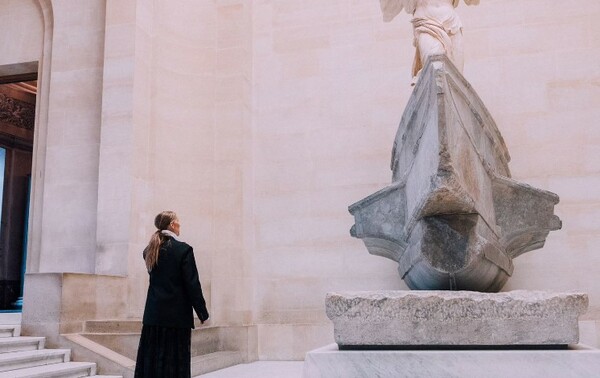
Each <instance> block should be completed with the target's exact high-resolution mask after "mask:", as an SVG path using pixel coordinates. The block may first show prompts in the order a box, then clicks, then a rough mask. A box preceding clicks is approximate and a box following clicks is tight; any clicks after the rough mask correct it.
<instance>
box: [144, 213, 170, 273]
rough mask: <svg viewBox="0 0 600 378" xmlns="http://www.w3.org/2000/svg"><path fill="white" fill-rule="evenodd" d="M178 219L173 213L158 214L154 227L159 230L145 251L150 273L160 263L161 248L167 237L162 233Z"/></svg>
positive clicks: (153, 235)
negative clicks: (159, 253)
mask: <svg viewBox="0 0 600 378" xmlns="http://www.w3.org/2000/svg"><path fill="white" fill-rule="evenodd" d="M175 219H177V214H175V213H174V212H173V211H163V212H162V213H160V214H158V215H157V216H156V218H154V225H155V226H156V228H157V230H156V232H154V234H152V237H151V238H150V243H148V246H147V247H146V249H145V251H144V259H145V260H146V268H147V269H148V272H149V271H151V270H152V268H154V267H155V266H156V263H157V262H158V252H159V251H160V246H161V244H162V243H163V241H165V239H166V237H165V236H164V235H163V234H162V232H161V231H163V230H166V229H167V228H169V225H170V224H171V222H173V221H174V220H175Z"/></svg>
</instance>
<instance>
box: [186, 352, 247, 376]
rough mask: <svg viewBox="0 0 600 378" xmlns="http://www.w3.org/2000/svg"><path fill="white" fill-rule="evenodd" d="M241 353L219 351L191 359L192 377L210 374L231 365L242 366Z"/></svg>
mask: <svg viewBox="0 0 600 378" xmlns="http://www.w3.org/2000/svg"><path fill="white" fill-rule="evenodd" d="M243 363H244V357H243V355H242V353H241V352H230V351H221V352H214V353H209V354H204V355H201V356H196V357H193V358H192V376H193V377H195V376H197V375H201V374H206V373H210V372H211V371H215V370H220V369H224V368H226V367H230V366H233V365H238V364H243Z"/></svg>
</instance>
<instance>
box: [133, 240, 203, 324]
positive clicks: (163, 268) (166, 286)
mask: <svg viewBox="0 0 600 378" xmlns="http://www.w3.org/2000/svg"><path fill="white" fill-rule="evenodd" d="M144 255H145V253H144ZM149 274H150V287H148V296H147V297H146V307H145V309H144V320H143V323H144V325H154V326H161V327H171V328H194V314H193V312H192V309H194V310H195V311H196V314H197V315H198V318H200V320H202V321H205V320H206V319H208V310H207V309H206V302H205V301H204V296H203V295H202V287H201V286H200V279H199V278H198V269H197V268H196V261H195V260H194V251H193V249H192V247H191V246H190V245H189V244H186V243H184V242H180V241H177V240H175V239H174V238H172V237H170V236H166V240H165V241H164V242H163V243H162V245H161V247H160V252H159V255H158V262H157V264H156V266H154V268H152V271H150V272H149Z"/></svg>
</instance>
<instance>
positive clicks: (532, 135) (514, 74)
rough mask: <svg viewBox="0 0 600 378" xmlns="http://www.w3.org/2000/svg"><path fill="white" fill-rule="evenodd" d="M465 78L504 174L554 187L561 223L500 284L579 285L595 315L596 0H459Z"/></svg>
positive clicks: (599, 30) (599, 78)
mask: <svg viewBox="0 0 600 378" xmlns="http://www.w3.org/2000/svg"><path fill="white" fill-rule="evenodd" d="M461 15H462V16H463V22H464V24H465V25H466V27H467V28H468V31H466V32H465V34H466V38H465V39H466V45H467V51H466V60H467V64H466V68H465V71H466V75H467V78H468V79H469V80H470V81H471V83H472V84H473V86H474V87H475V89H477V90H478V91H479V94H480V96H481V98H482V99H483V101H484V102H485V103H486V104H487V106H488V108H489V110H490V112H491V113H492V115H493V116H494V118H495V120H496V122H497V124H498V127H499V128H500V131H501V132H502V133H503V136H504V138H505V140H506V144H507V146H508V149H509V151H510V153H511V156H512V162H511V169H512V173H513V176H514V177H515V178H516V179H518V180H520V181H524V182H527V183H530V184H532V185H534V186H537V187H540V188H543V189H547V190H550V191H553V192H555V193H557V194H558V195H559V196H560V200H561V202H560V203H559V204H558V206H557V207H556V213H557V215H559V216H560V217H561V219H562V221H563V229H562V230H561V231H557V232H553V233H551V234H550V236H549V237H548V240H547V242H546V246H545V248H544V249H543V250H538V251H533V252H531V253H528V254H526V255H523V256H522V257H519V258H518V259H517V260H515V273H514V276H513V277H512V278H511V279H510V280H509V282H508V284H507V286H506V287H505V290H511V289H547V290H571V289H573V290H581V291H585V292H588V293H589V294H590V310H589V312H588V314H587V315H586V316H585V317H586V318H588V319H598V318H599V317H600V283H599V282H598V280H597V279H596V278H595V277H596V275H597V272H598V269H600V259H599V258H598V254H597V253H596V245H597V244H598V243H599V242H600V223H599V222H598V219H599V215H600V147H599V146H600V137H599V135H600V134H599V131H600V129H599V128H598V122H599V120H600V111H599V109H600V65H599V64H598V62H599V61H600V27H599V26H598V23H597V22H596V21H595V20H596V19H597V18H598V17H599V16H600V3H599V2H597V1H593V0H589V1H580V2H577V5H576V6H573V7H569V6H564V5H563V4H560V3H558V2H556V3H553V2H546V1H543V0H528V1H520V2H518V1H516V2H512V1H511V2H505V1H489V2H482V4H481V6H479V7H475V8H466V7H462V9H461Z"/></svg>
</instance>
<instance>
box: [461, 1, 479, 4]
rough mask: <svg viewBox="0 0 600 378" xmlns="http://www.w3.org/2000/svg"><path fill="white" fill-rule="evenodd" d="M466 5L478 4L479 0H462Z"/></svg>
mask: <svg viewBox="0 0 600 378" xmlns="http://www.w3.org/2000/svg"><path fill="white" fill-rule="evenodd" d="M464 1H465V4H467V5H479V0H464Z"/></svg>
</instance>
